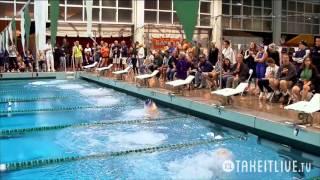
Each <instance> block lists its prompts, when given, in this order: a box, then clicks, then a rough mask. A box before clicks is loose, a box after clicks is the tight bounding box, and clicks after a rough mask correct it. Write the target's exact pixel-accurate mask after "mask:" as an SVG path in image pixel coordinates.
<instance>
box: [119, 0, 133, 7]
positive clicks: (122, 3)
mask: <svg viewBox="0 0 320 180" xmlns="http://www.w3.org/2000/svg"><path fill="white" fill-rule="evenodd" d="M118 6H119V7H125V8H131V7H132V0H118Z"/></svg>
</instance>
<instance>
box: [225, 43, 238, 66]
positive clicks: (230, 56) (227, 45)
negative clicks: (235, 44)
mask: <svg viewBox="0 0 320 180" xmlns="http://www.w3.org/2000/svg"><path fill="white" fill-rule="evenodd" d="M223 46H224V48H223V50H222V54H223V57H224V58H228V59H229V60H230V61H231V64H234V63H236V62H235V55H234V52H233V49H232V48H231V46H230V41H228V40H225V41H224V42H223Z"/></svg>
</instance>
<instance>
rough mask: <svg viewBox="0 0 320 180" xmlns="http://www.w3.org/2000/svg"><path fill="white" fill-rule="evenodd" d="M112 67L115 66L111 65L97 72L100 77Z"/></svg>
mask: <svg viewBox="0 0 320 180" xmlns="http://www.w3.org/2000/svg"><path fill="white" fill-rule="evenodd" d="M112 66H113V64H109V65H108V66H107V67H101V68H96V71H97V72H98V73H99V75H101V73H104V72H105V71H108V70H110V69H111V68H112Z"/></svg>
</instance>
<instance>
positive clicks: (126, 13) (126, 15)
mask: <svg viewBox="0 0 320 180" xmlns="http://www.w3.org/2000/svg"><path fill="white" fill-rule="evenodd" d="M118 14H119V17H118V21H119V22H132V11H131V10H126V9H119V11H118Z"/></svg>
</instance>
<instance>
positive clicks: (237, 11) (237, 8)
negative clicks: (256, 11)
mask: <svg viewBox="0 0 320 180" xmlns="http://www.w3.org/2000/svg"><path fill="white" fill-rule="evenodd" d="M240 14H241V6H232V15H240Z"/></svg>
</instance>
